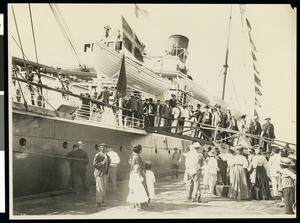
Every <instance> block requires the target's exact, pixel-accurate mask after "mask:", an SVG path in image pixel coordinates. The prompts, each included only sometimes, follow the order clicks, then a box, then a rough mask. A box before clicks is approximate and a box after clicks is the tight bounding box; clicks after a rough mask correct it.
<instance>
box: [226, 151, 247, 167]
mask: <svg viewBox="0 0 300 223" xmlns="http://www.w3.org/2000/svg"><path fill="white" fill-rule="evenodd" d="M229 165H230V166H234V165H242V166H243V168H247V167H248V160H247V159H246V157H244V156H242V155H239V154H236V155H235V156H233V157H232V159H231V162H229Z"/></svg>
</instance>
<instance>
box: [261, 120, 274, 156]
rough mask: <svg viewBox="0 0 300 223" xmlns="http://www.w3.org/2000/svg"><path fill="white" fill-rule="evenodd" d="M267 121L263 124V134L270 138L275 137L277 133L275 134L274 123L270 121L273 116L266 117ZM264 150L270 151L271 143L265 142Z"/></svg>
mask: <svg viewBox="0 0 300 223" xmlns="http://www.w3.org/2000/svg"><path fill="white" fill-rule="evenodd" d="M265 120H266V123H265V124H263V126H262V131H261V136H262V137H266V138H270V139H275V134H274V125H273V124H272V123H270V120H271V118H269V117H268V118H266V119H265ZM263 146H264V152H266V151H269V148H270V146H271V143H268V142H264V143H263Z"/></svg>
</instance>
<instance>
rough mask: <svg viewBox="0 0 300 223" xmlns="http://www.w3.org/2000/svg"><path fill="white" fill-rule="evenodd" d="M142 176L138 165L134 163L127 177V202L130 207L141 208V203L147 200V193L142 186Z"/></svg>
mask: <svg viewBox="0 0 300 223" xmlns="http://www.w3.org/2000/svg"><path fill="white" fill-rule="evenodd" d="M143 180H144V178H143V177H142V175H141V171H140V166H139V165H138V164H135V165H134V166H133V168H132V170H131V172H130V177H129V193H128V196H127V202H129V203H130V204H131V208H133V209H135V210H140V209H141V203H145V202H148V195H147V193H146V190H145V187H144V186H143V184H142V182H143Z"/></svg>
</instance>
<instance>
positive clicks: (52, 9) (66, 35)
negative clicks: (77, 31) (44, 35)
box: [49, 4, 82, 67]
mask: <svg viewBox="0 0 300 223" xmlns="http://www.w3.org/2000/svg"><path fill="white" fill-rule="evenodd" d="M49 6H50V8H51V11H52V13H53V15H54V18H55V20H56V22H57V24H58V26H59V28H60V30H61V32H62V34H63V36H64V37H65V39H66V40H67V42H68V43H69V44H70V45H69V46H70V47H71V50H72V51H73V53H74V56H75V57H76V60H77V62H78V64H79V66H80V67H82V65H81V63H80V59H79V56H78V54H77V51H76V49H75V46H74V44H73V43H72V40H71V38H70V36H69V35H68V33H67V32H66V30H65V28H64V26H63V24H62V21H61V18H60V17H59V15H58V12H57V11H56V9H55V8H54V6H53V5H52V4H49Z"/></svg>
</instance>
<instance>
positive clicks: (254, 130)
mask: <svg viewBox="0 0 300 223" xmlns="http://www.w3.org/2000/svg"><path fill="white" fill-rule="evenodd" d="M257 119H258V117H257V116H255V117H254V119H253V123H252V125H251V126H250V128H249V133H250V134H252V135H256V136H260V134H261V125H260V123H259V122H258V120H257ZM257 144H259V139H256V138H251V145H252V146H255V145H257Z"/></svg>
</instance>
